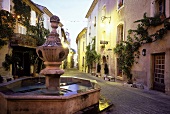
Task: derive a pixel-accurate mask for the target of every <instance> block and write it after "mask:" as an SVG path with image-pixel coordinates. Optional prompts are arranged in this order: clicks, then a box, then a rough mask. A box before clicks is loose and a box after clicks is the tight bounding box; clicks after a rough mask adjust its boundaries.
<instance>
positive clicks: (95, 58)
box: [86, 37, 100, 71]
mask: <svg viewBox="0 0 170 114" xmlns="http://www.w3.org/2000/svg"><path fill="white" fill-rule="evenodd" d="M95 40H96V39H95V37H94V38H93V39H92V43H91V44H92V45H90V43H89V45H88V46H86V66H87V67H88V69H90V70H91V71H92V65H93V62H99V61H100V54H97V52H96V50H95Z"/></svg>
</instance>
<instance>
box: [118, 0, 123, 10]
mask: <svg viewBox="0 0 170 114" xmlns="http://www.w3.org/2000/svg"><path fill="white" fill-rule="evenodd" d="M123 4H124V0H118V9H120V8H121V7H122V6H123Z"/></svg>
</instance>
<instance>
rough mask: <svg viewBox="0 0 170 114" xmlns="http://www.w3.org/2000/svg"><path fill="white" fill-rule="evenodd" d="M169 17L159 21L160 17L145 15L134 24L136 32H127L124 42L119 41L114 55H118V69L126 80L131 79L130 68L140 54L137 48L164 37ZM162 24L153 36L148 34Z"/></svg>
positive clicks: (167, 28)
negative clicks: (149, 30) (151, 29)
mask: <svg viewBox="0 0 170 114" xmlns="http://www.w3.org/2000/svg"><path fill="white" fill-rule="evenodd" d="M169 19H170V17H168V18H165V19H163V20H162V19H161V18H160V16H156V17H147V16H146V13H144V15H143V19H141V20H137V21H135V22H134V23H139V24H138V25H137V29H136V30H131V29H130V30H129V31H128V36H127V40H126V41H121V42H120V43H119V44H117V45H116V47H115V48H114V53H116V54H117V55H118V58H119V62H120V63H119V65H120V66H119V67H120V68H121V69H122V71H123V73H124V74H125V75H126V76H127V78H128V79H130V80H131V79H132V74H131V67H132V66H133V64H134V63H138V62H137V59H138V58H139V55H140V52H139V47H141V46H142V45H144V44H145V43H152V42H155V41H157V40H160V39H162V38H163V37H164V35H165V34H166V33H167V31H168V30H170V22H169ZM161 24H163V25H164V27H163V28H161V29H159V30H158V31H156V32H155V33H154V34H151V35H150V34H149V33H148V29H149V28H150V27H155V26H158V25H161Z"/></svg>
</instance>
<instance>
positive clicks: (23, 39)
mask: <svg viewBox="0 0 170 114" xmlns="http://www.w3.org/2000/svg"><path fill="white" fill-rule="evenodd" d="M10 44H11V46H24V47H36V39H34V38H32V37H31V36H28V35H24V34H20V33H14V35H13V37H12V39H11V42H10Z"/></svg>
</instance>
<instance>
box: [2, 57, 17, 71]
mask: <svg viewBox="0 0 170 114" xmlns="http://www.w3.org/2000/svg"><path fill="white" fill-rule="evenodd" d="M19 61H20V58H19V57H18V55H16V54H13V55H9V54H6V55H5V61H4V62H2V66H3V68H4V69H5V70H6V71H7V70H9V69H10V64H13V63H16V62H19Z"/></svg>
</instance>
